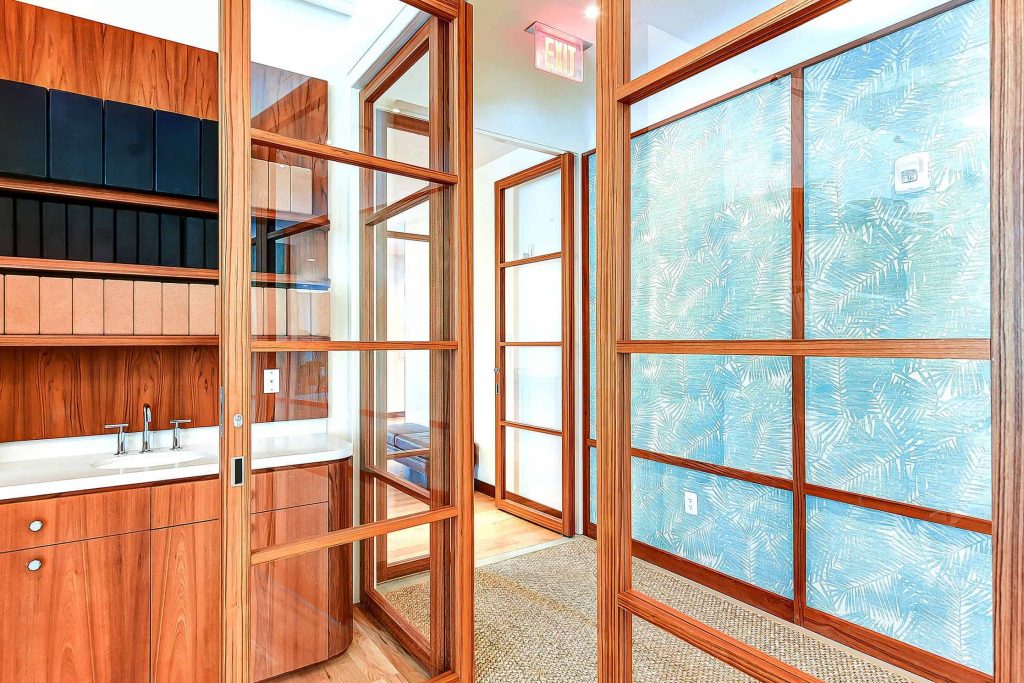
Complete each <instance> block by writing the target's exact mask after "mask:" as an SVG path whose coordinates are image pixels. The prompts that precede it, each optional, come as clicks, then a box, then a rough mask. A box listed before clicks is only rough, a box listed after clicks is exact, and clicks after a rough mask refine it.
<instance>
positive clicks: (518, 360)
mask: <svg viewBox="0 0 1024 683" xmlns="http://www.w3.org/2000/svg"><path fill="white" fill-rule="evenodd" d="M505 419H507V420H511V421H512V422H519V423H522V424H528V425H533V426H534V427H547V428H548V429H559V430H560V429H561V428H562V348H561V347H559V346H539V347H526V346H512V347H506V349H505Z"/></svg>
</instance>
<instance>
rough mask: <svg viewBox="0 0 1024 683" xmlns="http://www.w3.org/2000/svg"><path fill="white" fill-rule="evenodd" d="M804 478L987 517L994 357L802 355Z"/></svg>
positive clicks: (990, 469)
mask: <svg viewBox="0 0 1024 683" xmlns="http://www.w3.org/2000/svg"><path fill="white" fill-rule="evenodd" d="M806 363H807V366H806V367H807V369H806V386H807V399H806V405H807V411H806V425H807V432H806V443H807V481H809V482H811V483H813V484H821V485H822V486H830V487H832V488H837V489H842V490H844V491H851V492H853V493H863V494H867V495H869V496H875V497H878V498H888V499H889V500H897V501H900V502H904V503H913V504H915V505H922V506H924V507H930V508H936V509H939V510H947V511H949V512H959V513H961V514H967V515H973V516H975V517H982V518H985V519H988V518H989V517H990V516H991V511H992V404H991V400H992V386H991V374H992V373H991V364H990V363H989V362H988V361H972V360H920V359H907V358H808V359H807V361H806Z"/></svg>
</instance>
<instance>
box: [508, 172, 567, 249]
mask: <svg viewBox="0 0 1024 683" xmlns="http://www.w3.org/2000/svg"><path fill="white" fill-rule="evenodd" d="M504 227H505V254H504V257H505V260H506V261H515V260H517V259H524V258H530V257H531V256H540V255H541V254H553V253H555V252H557V251H561V250H562V174H561V172H560V171H556V172H555V173H549V174H547V175H545V176H541V177H540V178H536V179H534V180H530V181H528V182H525V183H523V184H521V185H516V186H515V187H510V188H508V189H507V190H505V226H504Z"/></svg>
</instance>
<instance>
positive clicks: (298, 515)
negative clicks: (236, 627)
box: [250, 503, 330, 681]
mask: <svg viewBox="0 0 1024 683" xmlns="http://www.w3.org/2000/svg"><path fill="white" fill-rule="evenodd" d="M329 527H330V521H329V515H328V505H327V503H318V504H315V505H304V506H301V507H294V508H288V509H285V510H274V511H271V512H263V513H259V514H255V515H253V516H252V548H253V550H254V551H256V550H259V549H261V548H265V547H267V546H271V545H275V544H278V543H287V542H290V541H296V540H300V539H304V538H310V537H314V536H318V535H320V534H323V533H326V532H327V531H329ZM250 585H251V587H252V595H251V601H250V613H251V618H252V676H253V680H257V681H258V680H263V679H265V678H269V677H271V676H276V675H279V674H282V673H284V672H286V671H292V670H294V669H297V668H300V667H303V666H308V665H310V664H313V663H315V662H319V661H321V660H324V659H326V658H327V656H328V629H329V604H328V602H329V595H328V592H327V588H328V551H326V550H320V551H317V552H314V553H308V554H305V555H300V556H298V557H289V558H286V559H282V560H277V561H275V562H271V563H267V564H264V565H261V566H258V567H253V568H252V578H251V580H250Z"/></svg>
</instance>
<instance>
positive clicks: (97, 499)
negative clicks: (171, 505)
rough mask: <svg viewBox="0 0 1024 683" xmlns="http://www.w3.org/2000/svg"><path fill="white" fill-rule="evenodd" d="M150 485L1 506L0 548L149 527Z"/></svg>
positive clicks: (76, 538)
mask: <svg viewBox="0 0 1024 683" xmlns="http://www.w3.org/2000/svg"><path fill="white" fill-rule="evenodd" d="M149 497H150V492H149V488H148V487H142V488H136V489H124V490H120V491H104V492H101V493H86V494H83V495H76V496H61V497H59V498H46V499H41V500H30V501H25V502H21V503H8V504H6V505H2V506H0V552H7V551H10V550H21V549H23V548H36V547H39V546H43V545H51V544H54V543H67V542H68V541H80V540H84V539H87V538H99V537H101V536H111V535H113V534H125V533H130V532H133V531H145V530H147V529H149Z"/></svg>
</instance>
